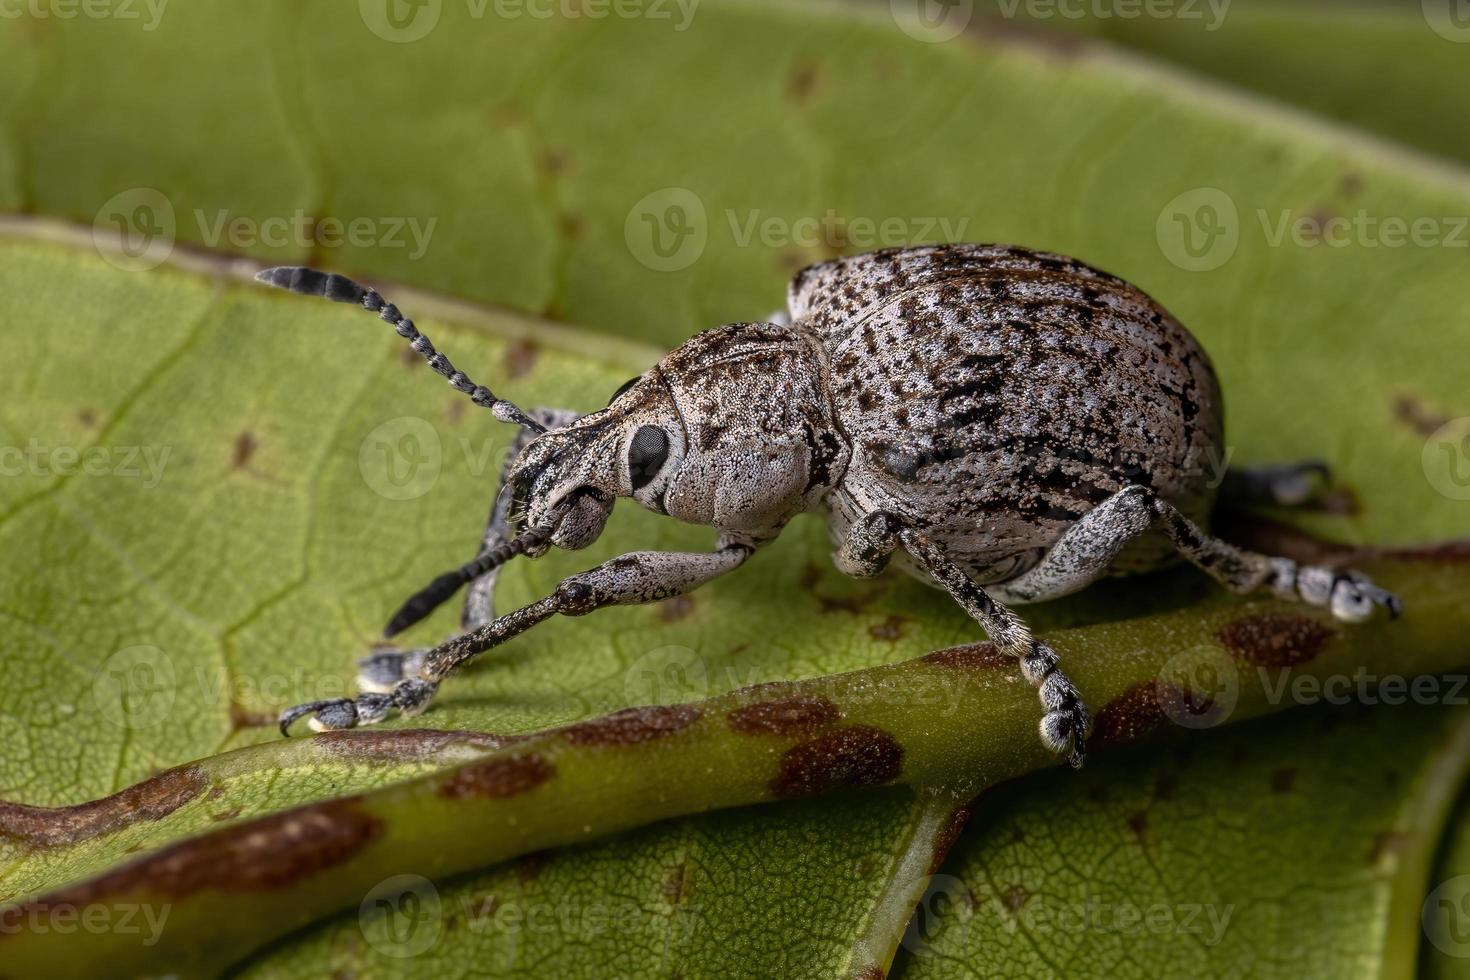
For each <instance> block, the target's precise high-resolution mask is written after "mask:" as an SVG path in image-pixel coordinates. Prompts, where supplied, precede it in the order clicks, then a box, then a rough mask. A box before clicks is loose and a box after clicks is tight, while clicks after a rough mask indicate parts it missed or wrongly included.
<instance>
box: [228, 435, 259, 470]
mask: <svg viewBox="0 0 1470 980" xmlns="http://www.w3.org/2000/svg"><path fill="white" fill-rule="evenodd" d="M256 445H257V443H256V441H255V436H254V434H252V433H250V432H242V433H240V434H239V435H237V436H236V437H235V449H234V452H233V454H232V455H231V456H230V465H231V466H233V467H234V468H235V469H237V470H242V469H244V468H245V467H246V466H249V465H250V457H252V456H254V455H255V448H256Z"/></svg>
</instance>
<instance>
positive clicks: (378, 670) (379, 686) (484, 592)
mask: <svg viewBox="0 0 1470 980" xmlns="http://www.w3.org/2000/svg"><path fill="white" fill-rule="evenodd" d="M529 414H530V416H531V418H533V419H535V420H536V421H537V422H539V423H541V424H542V425H544V426H546V428H547V430H548V431H550V430H552V429H560V428H564V427H565V426H568V425H570V424H571V423H572V422H574V421H576V420H577V418H578V413H576V412H573V411H571V410H570V409H564V408H537V409H532V410H531V412H530V413H529ZM537 435H539V433H537V432H535V431H533V430H531V429H524V428H522V429H518V430H516V435H515V438H514V439H512V440H511V444H510V448H509V449H508V450H507V451H506V454H505V463H504V465H503V466H502V467H501V470H500V479H499V482H498V483H497V484H496V489H495V496H494V497H493V498H492V499H491V502H490V516H489V518H488V519H487V521H486V523H485V533H484V536H483V537H482V538H481V542H480V554H481V555H483V554H485V553H486V552H489V551H493V550H494V549H496V548H498V547H499V546H501V545H503V544H505V543H506V542H507V541H509V540H510V537H511V530H510V520H509V518H510V499H509V498H508V497H507V496H506V495H505V492H504V491H505V480H506V476H507V475H508V474H509V473H510V468H511V466H512V465H513V464H514V463H515V461H516V458H517V457H518V456H520V454H521V451H522V450H523V449H525V448H526V444H527V443H529V442H530V441H531V440H532V439H534V438H535V437H536V436H537ZM499 575H500V568H499V566H496V567H495V568H492V569H490V571H488V572H485V573H483V574H482V575H480V576H479V577H477V578H475V579H473V580H472V581H471V582H470V583H469V588H468V589H467V590H466V592H465V599H464V607H463V610H462V611H461V613H460V618H459V622H460V627H461V628H462V629H464V630H472V629H476V628H477V627H480V626H483V625H484V624H485V623H488V622H489V621H490V620H492V619H494V618H495V582H496V579H497V578H498V577H499ZM423 594H424V593H423V592H420V593H419V595H420V596H421V595H423ZM414 598H418V596H415V597H414ZM442 601H443V600H442V599H440V600H438V601H437V602H435V603H434V605H433V606H429V607H428V608H426V609H423V610H422V611H421V612H419V613H418V616H417V619H422V618H423V617H424V616H427V615H428V614H429V613H430V612H432V611H433V608H434V606H437V605H438V602H442ZM412 604H414V599H410V600H408V602H406V603H404V605H405V606H409V605H412ZM396 618H397V617H395V619H396ZM417 619H416V620H415V621H417ZM395 625H396V624H395ZM408 625H412V624H408ZM406 628H407V625H404V626H398V628H396V629H394V628H392V627H391V626H390V628H389V630H387V631H385V632H386V633H390V634H391V633H397V632H399V630H400V629H406ZM428 651H429V648H428V647H419V648H417V649H409V650H402V649H397V648H391V647H390V648H386V649H382V650H375V651H373V652H372V653H370V654H368V655H367V656H366V657H362V658H360V659H359V660H358V661H357V667H358V671H357V687H358V690H360V691H365V692H369V693H377V694H386V693H388V692H390V691H392V690H393V688H394V685H396V684H397V683H398V682H399V681H401V680H403V679H404V678H405V677H415V676H417V675H418V672H419V669H420V668H421V667H422V666H423V663H424V655H425V654H426V653H428Z"/></svg>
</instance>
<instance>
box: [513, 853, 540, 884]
mask: <svg viewBox="0 0 1470 980" xmlns="http://www.w3.org/2000/svg"><path fill="white" fill-rule="evenodd" d="M545 867H546V852H545V851H532V852H531V853H530V854H527V855H526V856H525V857H523V858H521V859H520V860H519V861H517V862H516V881H519V882H520V883H521V887H522V888H524V887H525V886H527V885H531V884H534V883H535V881H536V879H537V878H540V877H541V872H542V870H543V869H545Z"/></svg>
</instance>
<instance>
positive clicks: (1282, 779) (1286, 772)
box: [1271, 769, 1296, 793]
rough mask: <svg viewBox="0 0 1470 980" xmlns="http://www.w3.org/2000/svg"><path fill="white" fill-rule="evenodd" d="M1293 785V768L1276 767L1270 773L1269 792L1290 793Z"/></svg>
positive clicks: (1294, 781) (1294, 779)
mask: <svg viewBox="0 0 1470 980" xmlns="http://www.w3.org/2000/svg"><path fill="white" fill-rule="evenodd" d="M1295 785H1296V770H1295V769H1277V770H1275V771H1274V772H1272V773H1271V792H1273V793H1290V792H1291V790H1292V787H1294V786H1295Z"/></svg>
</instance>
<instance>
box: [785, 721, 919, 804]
mask: <svg viewBox="0 0 1470 980" xmlns="http://www.w3.org/2000/svg"><path fill="white" fill-rule="evenodd" d="M902 772H903V746H901V745H899V744H898V742H897V741H895V740H894V738H893V736H892V735H890V734H888V733H887V732H885V731H883V730H882V729H878V728H872V727H869V726H867V725H848V726H847V727H845V728H838V729H836V730H834V731H831V732H828V733H826V734H824V735H819V736H817V737H816V738H813V739H810V740H809V741H806V742H802V743H801V744H800V745H795V746H793V747H791V748H790V749H788V750H787V751H786V754H785V755H784V756H782V757H781V769H780V771H779V772H778V773H777V775H776V778H775V779H773V780H771V792H772V793H773V794H775V795H776V796H778V797H787V796H813V795H815V794H817V793H825V792H827V791H829V790H834V789H840V788H842V787H845V786H877V785H880V784H882V783H887V782H892V781H893V780H895V779H897V778H898V777H899V774H900V773H902Z"/></svg>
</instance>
